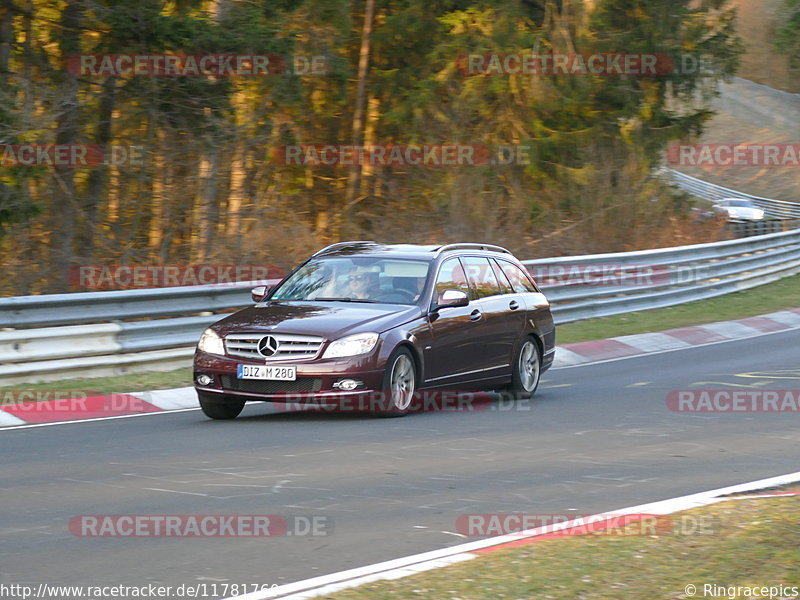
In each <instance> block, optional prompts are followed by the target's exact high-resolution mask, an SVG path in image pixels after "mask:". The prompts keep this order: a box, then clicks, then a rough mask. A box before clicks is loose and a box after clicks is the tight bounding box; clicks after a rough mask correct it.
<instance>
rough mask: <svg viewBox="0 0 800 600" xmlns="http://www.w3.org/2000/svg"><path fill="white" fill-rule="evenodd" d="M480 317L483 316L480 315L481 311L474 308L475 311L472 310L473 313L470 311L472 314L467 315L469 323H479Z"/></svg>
mask: <svg viewBox="0 0 800 600" xmlns="http://www.w3.org/2000/svg"><path fill="white" fill-rule="evenodd" d="M482 316H483V315H482V314H481V311H479V310H478V309H477V308H476V309H475V310H473V311H472V312H471V313H470V314H469V320H470V321H480V320H481V317H482Z"/></svg>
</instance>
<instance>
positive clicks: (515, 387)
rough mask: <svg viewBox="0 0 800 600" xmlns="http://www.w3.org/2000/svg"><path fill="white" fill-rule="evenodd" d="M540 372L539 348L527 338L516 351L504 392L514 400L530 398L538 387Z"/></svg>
mask: <svg viewBox="0 0 800 600" xmlns="http://www.w3.org/2000/svg"><path fill="white" fill-rule="evenodd" d="M541 372H542V360H541V358H540V357H539V346H537V345H536V342H535V341H534V340H533V339H531V338H527V339H526V340H525V341H523V342H522V345H521V346H520V348H519V350H518V351H517V357H516V360H515V361H514V372H513V374H512V377H511V385H510V386H508V388H506V391H508V392H510V393H511V394H512V397H513V398H514V399H519V398H530V397H531V396H533V395H534V394H535V393H536V388H538V387H539V376H540V375H541Z"/></svg>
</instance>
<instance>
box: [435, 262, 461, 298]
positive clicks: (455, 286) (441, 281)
mask: <svg viewBox="0 0 800 600" xmlns="http://www.w3.org/2000/svg"><path fill="white" fill-rule="evenodd" d="M445 290H462V291H464V292H466V293H467V295H469V284H468V283H467V276H466V274H465V273H464V268H463V267H462V266H461V263H460V262H459V260H458V259H457V258H448V259H447V260H446V261H444V262H443V263H442V266H441V267H440V268H439V274H438V275H437V276H436V296H437V297H438V296H439V294H441V293H442V292H443V291H445ZM434 300H435V299H434Z"/></svg>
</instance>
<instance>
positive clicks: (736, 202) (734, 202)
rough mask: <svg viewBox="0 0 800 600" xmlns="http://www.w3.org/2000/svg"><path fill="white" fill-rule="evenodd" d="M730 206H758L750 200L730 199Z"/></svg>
mask: <svg viewBox="0 0 800 600" xmlns="http://www.w3.org/2000/svg"><path fill="white" fill-rule="evenodd" d="M728 206H741V207H743V208H756V206H755V205H754V204H753V203H752V202H750V201H749V200H728Z"/></svg>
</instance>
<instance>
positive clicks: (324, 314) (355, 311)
mask: <svg viewBox="0 0 800 600" xmlns="http://www.w3.org/2000/svg"><path fill="white" fill-rule="evenodd" d="M421 315H422V309H421V308H420V307H419V306H403V305H398V304H367V303H360V302H267V303H265V304H259V305H257V306H252V307H250V308H245V309H243V310H240V311H239V312H236V313H233V314H232V315H230V316H228V317H226V318H224V319H222V320H221V321H217V323H215V324H214V325H213V328H214V330H215V331H216V332H217V333H218V334H220V335H222V336H225V335H228V334H229V333H233V332H257V333H258V332H262V331H263V332H278V333H300V334H308V335H319V336H322V337H324V338H326V339H328V340H335V339H337V338H340V337H342V336H343V335H348V334H352V333H361V332H365V331H376V332H378V333H380V332H383V331H386V330H387V329H390V328H392V327H395V326H397V325H400V324H402V323H405V322H407V321H410V320H411V319H414V318H416V317H419V316H421Z"/></svg>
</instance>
